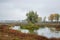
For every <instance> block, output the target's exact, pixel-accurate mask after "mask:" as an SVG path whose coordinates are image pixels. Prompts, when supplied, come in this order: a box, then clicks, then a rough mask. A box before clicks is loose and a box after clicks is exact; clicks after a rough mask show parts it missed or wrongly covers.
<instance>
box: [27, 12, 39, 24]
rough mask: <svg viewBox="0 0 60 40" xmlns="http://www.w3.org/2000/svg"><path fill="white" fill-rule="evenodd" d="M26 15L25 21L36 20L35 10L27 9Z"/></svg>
mask: <svg viewBox="0 0 60 40" xmlns="http://www.w3.org/2000/svg"><path fill="white" fill-rule="evenodd" d="M26 16H27V21H28V22H32V23H36V22H38V15H37V12H34V11H29V12H28V13H27V14H26Z"/></svg>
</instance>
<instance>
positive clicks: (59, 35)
mask: <svg viewBox="0 0 60 40" xmlns="http://www.w3.org/2000/svg"><path fill="white" fill-rule="evenodd" d="M12 29H14V30H20V31H21V32H23V33H29V31H28V30H26V29H21V28H20V26H14V27H13V28H12ZM36 33H37V34H38V35H42V36H46V37H48V38H51V37H56V38H60V31H57V32H55V31H51V30H50V28H47V27H45V28H40V29H38V30H37V32H36Z"/></svg>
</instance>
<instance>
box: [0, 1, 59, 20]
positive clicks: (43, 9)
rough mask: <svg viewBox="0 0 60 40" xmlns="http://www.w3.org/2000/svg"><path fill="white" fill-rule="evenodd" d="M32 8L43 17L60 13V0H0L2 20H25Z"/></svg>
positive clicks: (0, 18)
mask: <svg viewBox="0 0 60 40" xmlns="http://www.w3.org/2000/svg"><path fill="white" fill-rule="evenodd" d="M30 10H33V11H37V13H38V15H39V16H41V17H44V16H46V17H48V16H49V14H51V13H59V14H60V0H0V20H7V19H9V20H23V19H25V18H26V13H27V12H29V11H30Z"/></svg>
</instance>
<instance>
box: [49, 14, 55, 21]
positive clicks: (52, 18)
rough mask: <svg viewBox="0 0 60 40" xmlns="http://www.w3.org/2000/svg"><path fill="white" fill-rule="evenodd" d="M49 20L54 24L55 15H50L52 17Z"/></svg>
mask: <svg viewBox="0 0 60 40" xmlns="http://www.w3.org/2000/svg"><path fill="white" fill-rule="evenodd" d="M48 19H49V20H50V21H51V22H53V20H54V15H53V14H50V16H49V17H48Z"/></svg>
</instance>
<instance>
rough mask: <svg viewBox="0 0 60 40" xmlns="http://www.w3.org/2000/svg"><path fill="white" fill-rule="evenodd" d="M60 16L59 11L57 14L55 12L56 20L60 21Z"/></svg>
mask: <svg viewBox="0 0 60 40" xmlns="http://www.w3.org/2000/svg"><path fill="white" fill-rule="evenodd" d="M59 16H60V15H59V14H58V13H55V14H54V20H56V21H57V22H58V21H59Z"/></svg>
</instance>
